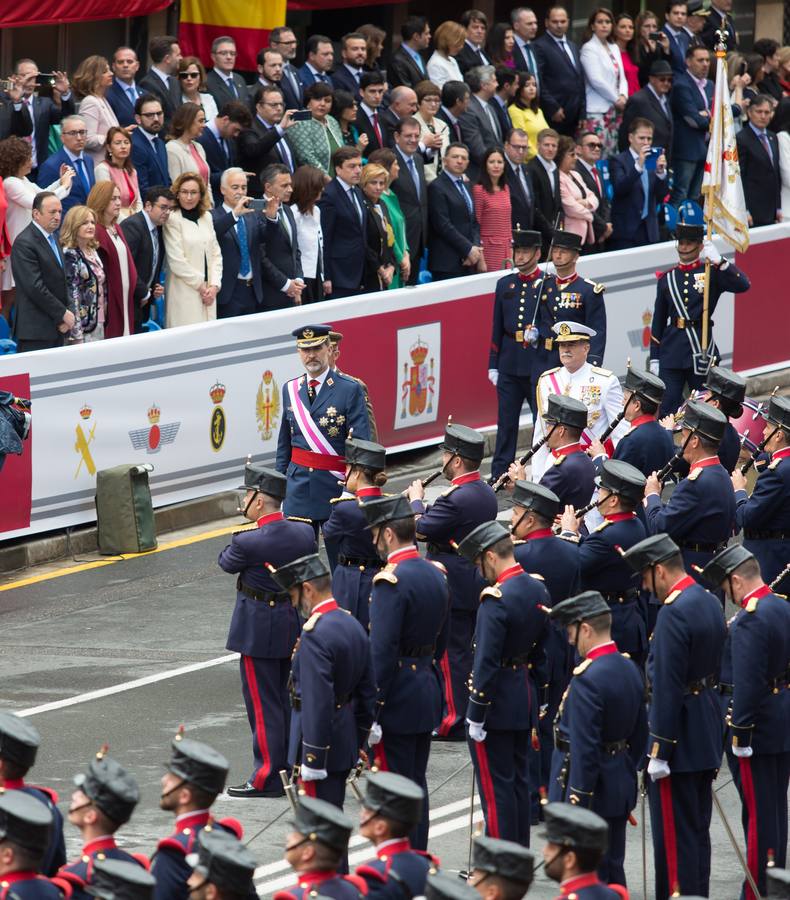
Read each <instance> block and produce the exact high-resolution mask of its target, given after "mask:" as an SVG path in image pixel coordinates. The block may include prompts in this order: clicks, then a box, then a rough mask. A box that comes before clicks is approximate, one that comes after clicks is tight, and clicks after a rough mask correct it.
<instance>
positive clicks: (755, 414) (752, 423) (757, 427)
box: [731, 397, 765, 454]
mask: <svg viewBox="0 0 790 900" xmlns="http://www.w3.org/2000/svg"><path fill="white" fill-rule="evenodd" d="M764 408H765V406H764V404H762V403H758V402H757V401H756V400H751V399H749V397H747V398H746V399H745V400H744V401H743V413H742V414H741V416H740V418H738V419H732V420H731V421H732V424H733V426H734V428H735V430H736V431H737V432H738V435H739V436H740V438H741V446H742V447H743V449H744V450H748V451H749V453H750V454H751V453H754V452H755V450H757V448H758V447H759V446H760V442H761V441H762V439H763V431H764V429H765V419H764V418H763V416H762V412H763V409H764Z"/></svg>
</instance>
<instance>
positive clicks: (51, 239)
mask: <svg viewBox="0 0 790 900" xmlns="http://www.w3.org/2000/svg"><path fill="white" fill-rule="evenodd" d="M47 240H48V241H49V246H50V247H52V252H53V253H54V254H55V259H56V260H57V261H58V265H59V266H60V268H61V269H62V268H63V260H62V259H61V258H60V247H58V241H57V238H56V237H55V235H54V234H51V235H50V236H49V237H48V238H47Z"/></svg>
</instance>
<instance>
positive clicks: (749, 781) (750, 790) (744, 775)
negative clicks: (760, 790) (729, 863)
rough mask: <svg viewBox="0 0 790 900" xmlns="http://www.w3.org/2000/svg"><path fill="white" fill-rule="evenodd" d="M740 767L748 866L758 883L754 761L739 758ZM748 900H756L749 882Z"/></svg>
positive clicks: (745, 887) (746, 895)
mask: <svg viewBox="0 0 790 900" xmlns="http://www.w3.org/2000/svg"><path fill="white" fill-rule="evenodd" d="M738 766H739V768H740V770H741V785H742V786H743V802H744V803H745V804H746V815H748V817H749V827H748V829H747V830H746V865H747V866H748V867H749V871H750V872H751V873H752V877H753V878H754V881H755V883H757V877H758V870H759V854H758V844H757V797H756V796H755V793H754V778H753V777H752V761H751V760H750V759H749V758H748V757H739V759H738ZM744 890H745V895H744V896H745V898H746V900H755V896H754V891H753V890H752V886H751V885H750V884H749V882H748V881H747V882H746V884H745V885H744Z"/></svg>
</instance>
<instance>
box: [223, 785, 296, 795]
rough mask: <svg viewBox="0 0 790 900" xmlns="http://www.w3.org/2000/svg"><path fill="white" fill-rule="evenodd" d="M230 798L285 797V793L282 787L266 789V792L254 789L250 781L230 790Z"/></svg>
mask: <svg viewBox="0 0 790 900" xmlns="http://www.w3.org/2000/svg"><path fill="white" fill-rule="evenodd" d="M227 793H228V796H229V797H284V796H285V791H284V790H283V789H282V786H281V785H280V786H275V787H271V788H266V789H265V790H259V789H258V788H255V787H253V786H252V785H251V784H250V783H249V781H245V782H244V784H238V785H236V786H235V787H229V788H228V791H227Z"/></svg>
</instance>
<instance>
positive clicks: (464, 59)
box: [455, 9, 491, 76]
mask: <svg viewBox="0 0 790 900" xmlns="http://www.w3.org/2000/svg"><path fill="white" fill-rule="evenodd" d="M460 21H461V24H462V25H463V26H464V28H465V29H466V40H465V41H464V46H463V48H462V50H461V52H460V53H459V54H458V55H457V56H456V57H455V61H456V62H457V63H458V68H459V69H460V70H461V74H462V75H464V76H466V73H467V72H468V71H469V70H470V69H474V68H475V67H476V66H488V65H490V64H491V60H490V59H489V58H488V57H487V56H486V54H485V51H484V50H483V48H484V47H485V44H486V32H487V31H488V18H487V16H486V14H485V13H484V12H482V10H479V9H467V10H466V12H463V13H461V20H460Z"/></svg>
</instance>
